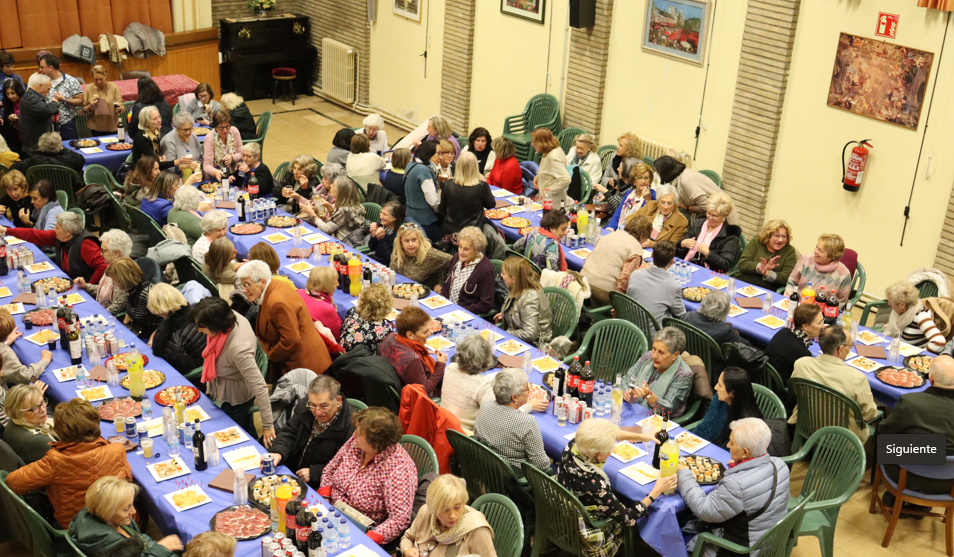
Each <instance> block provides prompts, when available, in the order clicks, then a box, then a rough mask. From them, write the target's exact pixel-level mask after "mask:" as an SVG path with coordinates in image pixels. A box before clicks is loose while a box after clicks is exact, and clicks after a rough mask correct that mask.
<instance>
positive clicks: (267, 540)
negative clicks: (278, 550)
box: [262, 536, 275, 557]
mask: <svg viewBox="0 0 954 557" xmlns="http://www.w3.org/2000/svg"><path fill="white" fill-rule="evenodd" d="M270 545H272V537H271V536H265V537H264V538H262V557H271V555H273V554H274V553H275V552H274V551H272V550H270V549H268V546H270Z"/></svg>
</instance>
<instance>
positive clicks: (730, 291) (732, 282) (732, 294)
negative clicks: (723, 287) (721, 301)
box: [727, 277, 735, 300]
mask: <svg viewBox="0 0 954 557" xmlns="http://www.w3.org/2000/svg"><path fill="white" fill-rule="evenodd" d="M727 290H728V294H729V299H730V300H731V299H732V298H735V279H734V278H733V277H729V286H728V287H727Z"/></svg>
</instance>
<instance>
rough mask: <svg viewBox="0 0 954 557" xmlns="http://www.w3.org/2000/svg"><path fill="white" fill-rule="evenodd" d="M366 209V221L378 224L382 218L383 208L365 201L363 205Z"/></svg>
mask: <svg viewBox="0 0 954 557" xmlns="http://www.w3.org/2000/svg"><path fill="white" fill-rule="evenodd" d="M361 205H362V206H363V207H364V219H365V220H366V221H368V222H378V221H379V220H380V218H381V206H380V205H378V204H377V203H372V202H370V201H365V202H364V203H362V204H361Z"/></svg>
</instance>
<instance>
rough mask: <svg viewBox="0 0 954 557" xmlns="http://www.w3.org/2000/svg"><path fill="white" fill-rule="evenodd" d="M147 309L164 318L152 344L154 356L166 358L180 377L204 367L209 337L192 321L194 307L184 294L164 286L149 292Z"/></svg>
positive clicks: (161, 283) (155, 287) (150, 344)
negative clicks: (206, 338) (191, 315)
mask: <svg viewBox="0 0 954 557" xmlns="http://www.w3.org/2000/svg"><path fill="white" fill-rule="evenodd" d="M146 307H147V309H149V312H150V313H152V314H153V315H156V316H158V317H161V318H162V321H160V322H159V326H158V327H156V332H155V333H153V335H152V339H150V341H149V346H151V347H152V351H153V353H155V355H156V356H159V357H160V358H165V359H166V361H168V362H169V363H170V364H172V367H174V368H176V370H177V371H178V372H179V373H183V374H184V373H188V372H190V371H192V370H193V369H195V368H197V367H200V366H202V351H203V350H205V335H203V334H202V333H200V332H199V330H198V329H197V328H196V326H195V323H193V322H192V320H191V319H190V317H189V314H190V313H191V312H192V306H190V305H189V302H188V301H186V299H185V296H183V295H182V292H179V290H178V289H177V288H176V287H174V286H172V285H169V284H166V283H164V282H160V283H159V284H157V285H155V286H153V287H152V290H150V291H149V301H148V302H147V303H146Z"/></svg>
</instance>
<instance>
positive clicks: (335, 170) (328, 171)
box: [321, 162, 348, 182]
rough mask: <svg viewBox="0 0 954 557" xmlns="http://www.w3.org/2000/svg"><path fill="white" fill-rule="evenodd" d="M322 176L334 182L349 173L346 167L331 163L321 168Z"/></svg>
mask: <svg viewBox="0 0 954 557" xmlns="http://www.w3.org/2000/svg"><path fill="white" fill-rule="evenodd" d="M321 175H322V177H324V178H328V179H329V180H331V181H332V182H334V181H335V180H337V179H338V178H340V177H342V176H347V175H348V172H347V171H346V170H345V167H343V166H341V165H340V164H339V163H336V162H330V163H328V164H326V165H324V166H322V167H321Z"/></svg>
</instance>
